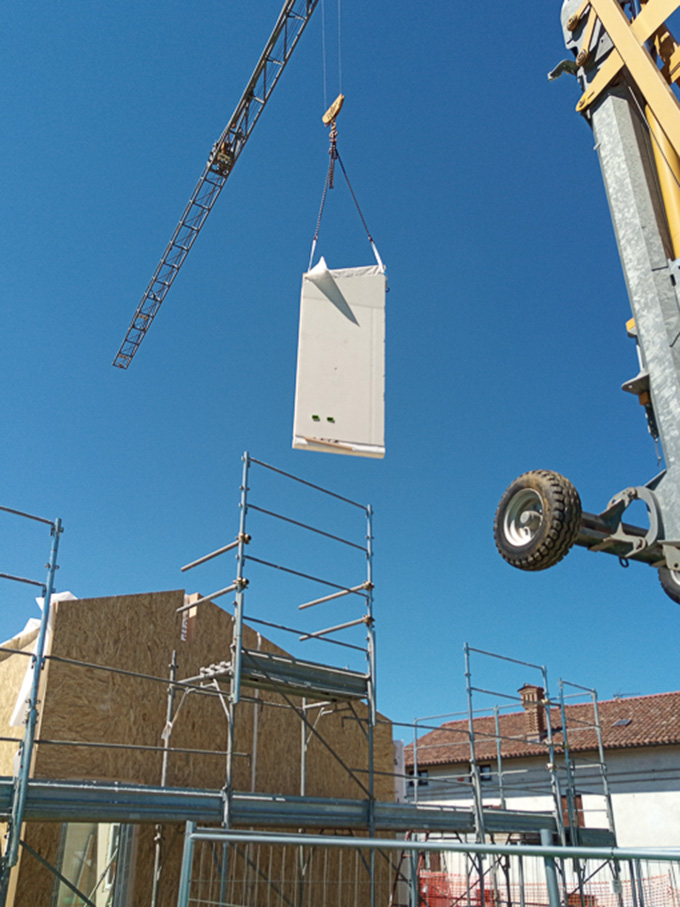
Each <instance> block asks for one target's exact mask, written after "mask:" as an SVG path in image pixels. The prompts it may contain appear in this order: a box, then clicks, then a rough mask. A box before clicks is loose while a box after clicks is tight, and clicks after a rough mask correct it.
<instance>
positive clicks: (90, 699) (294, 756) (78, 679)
mask: <svg viewBox="0 0 680 907" xmlns="http://www.w3.org/2000/svg"><path fill="white" fill-rule="evenodd" d="M184 600H185V599H184V592H183V590H174V591H169V592H157V593H149V594H143V595H128V596H116V597H110V598H98V599H80V600H77V601H64V602H59V603H58V604H57V605H56V611H55V616H54V622H53V633H52V639H51V643H50V651H49V653H48V654H49V655H50V656H52V657H51V658H50V660H49V661H48V663H47V667H46V669H45V670H44V671H43V674H42V680H41V692H40V700H41V713H40V722H39V727H38V735H37V736H38V740H39V741H41V742H39V743H38V745H37V746H36V750H35V760H34V769H33V774H34V776H36V777H43V778H62V779H85V780H97V779H99V780H118V781H121V782H129V783H139V784H154V785H157V784H159V783H160V781H161V754H160V753H159V752H155V751H153V750H149V749H144V747H157V746H160V745H161V744H162V733H163V730H164V726H165V716H166V704H167V683H165V682H157V681H155V680H153V679H152V678H153V677H161V678H164V677H167V676H168V666H169V663H170V660H171V657H172V652H173V650H175V651H176V652H177V660H178V663H179V670H178V677H180V678H181V677H189V676H194V675H196V674H198V672H199V670H200V668H201V667H203V666H205V665H208V664H211V663H216V662H220V661H223V660H227V659H228V658H229V657H230V654H229V647H230V645H231V640H232V629H233V618H232V615H231V614H230V613H228V612H227V611H225V610H223V609H222V608H220V607H218V606H217V605H215V604H213V603H210V602H206V603H204V604H201V605H200V606H198V607H197V608H196V610H195V612H193V613H192V612H189V613H190V614H191V616H190V617H189V618H188V621H187V620H184V621H183V619H182V616H181V615H178V614H177V608H178V607H180V606H181V605H183V604H184ZM243 642H244V645H245V646H246V647H248V648H252V649H257V648H258V647H260V648H261V649H262V650H263V651H267V652H277V653H281V652H282V650H281V649H280V648H278V647H277V646H275V645H274V644H272V643H271V642H269V641H268V640H266V639H264V638H263V637H261V636H260V635H259V634H258V633H257V632H256V631H254V630H253V629H251V628H250V627H245V628H244V639H243ZM30 645H31V644H29V647H30ZM59 659H73V660H75V661H85V662H88V663H90V664H91V665H103V666H108V667H110V668H117V669H121V670H123V671H130V672H136V673H137V674H143V675H149V676H148V677H146V678H145V677H140V676H129V675H127V674H122V673H113V672H109V671H101V670H98V669H97V668H95V667H93V666H90V667H88V666H82V665H80V664H71V663H69V662H68V661H61V660H59ZM27 660H28V659H26V658H25V657H24V656H20V655H10V656H9V657H7V658H4V659H0V691H1V692H0V722H2V721H4V722H5V724H4V726H2V731H1V732H0V736H2V735H8V733H9V732H8V729H7V727H6V721H7V720H8V716H9V712H10V711H11V709H12V708H13V706H14V700H15V698H16V691H17V690H18V687H19V684H20V682H21V678H22V677H23V674H24V671H25V666H26V662H27ZM244 692H245V693H246V694H247V695H248V696H250V695H252V696H253V697H255V696H256V695H257V701H256V702H255V703H251V702H242V703H241V704H240V705H239V707H238V710H237V718H236V725H235V735H236V750H237V752H238V753H239V754H240V755H239V756H237V757H236V759H235V762H234V788H235V789H236V790H239V791H250V790H255V791H260V792H267V793H275V794H288V795H290V794H293V795H294V794H299V793H300V783H301V725H300V719H299V717H298V715H297V714H296V712H295V711H294V710H292V709H290V708H282V707H280V706H282V705H283V704H284V700H283V698H282V697H281V696H280V695H277V694H275V693H270V692H265V691H260V692H259V693H257V694H256V691H251V690H246V691H244ZM180 699H181V697H179V696H178V697H177V699H176V701H175V707H176V709H177V707H178V706H179V704H180ZM292 702H293V704H295V705H298V706H299V705H300V700H299V699H297V698H294V699H293V700H292ZM355 708H356V715H354V714H353V713H352V712H351V710H349V709H348V707H347V706H346V705H337V706H335V707H333V709H332V711H331V712H330V713H329V714H327V715H324V716H323V717H322V718H321V719H320V720H319V722H318V725H317V728H318V731H319V733H320V734H322V735H323V737H324V739H325V740H326V742H327V744H328V746H329V747H331V748H333V749H335V750H337V752H338V754H339V755H340V757H341V759H342V760H343V761H344V762H345V764H346V765H349V766H351V767H352V768H355V769H357V772H356V774H357V777H359V778H361V779H362V781H364V783H365V778H366V774H365V771H366V768H367V766H368V764H367V758H368V754H367V744H366V739H365V736H364V734H363V732H362V730H361V728H360V727H359V724H358V722H357V720H356V717H357V716H360V717H362V718H365V716H366V707H365V706H364V705H363V704H359V705H358V706H356V707H355ZM176 715H177V717H176V719H175V722H174V726H173V732H172V737H171V744H172V747H174V748H178V749H182V748H186V749H202V750H211V751H216V752H217V755H202V754H196V753H183V752H173V753H171V755H170V758H169V765H168V782H167V783H168V785H169V786H173V787H185V786H188V787H203V788H212V789H219V788H221V787H222V786H223V785H224V781H225V764H226V762H225V755H224V753H225V749H226V737H227V723H226V718H225V714H224V709H223V705H222V703H221V702H220V700H219V698H218V697H216V696H204V695H200V694H194V693H191V694H189V695H187V697H186V699H185V701H184V702H183V703H182V705H181V708H180V709H179V712H178V713H177V711H176ZM255 724H257V734H256V735H255V734H254V727H255ZM14 731H15V732H16V733H17V735H18V734H19V733H20V732H21V729H19V728H17V729H14ZM255 736H256V739H257V745H256V746H255V745H254V740H255ZM48 741H51V742H48ZM66 742H69V743H72V744H79V745H66ZM89 743H95V744H105V745H104V746H94V747H92V746H87V745H85V744H89ZM80 744H83V745H80ZM111 744H114V745H113V746H111ZM130 744H132V745H133V746H135V747H138V748H136V749H135V748H132V749H131V748H129V746H130ZM9 753H10V750H9V749H7V750H2V749H0V759H3V760H4V762H2V763H0V767H1V766H4V769H2V770H3V772H4V773H11V765H10V764H9V762H8V759H9V755H8V754H9ZM12 755H13V746H12ZM375 755H376V759H375V768H376V772H377V774H376V790H375V795H376V797H377V798H378V799H384V800H389V799H391V798H392V781H391V778H390V777H389V774H384V775H382V774H380V773H381V772H384V773H389V772H390V771H391V767H392V739H391V727H390V726H389V724H381V725H379V726H378V728H377V729H376V736H375ZM306 791H307V794H308V795H311V796H320V797H350V798H354V797H361V796H363V795H364V794H363V792H362V790H361V787H360V785H358V784H357V782H356V780H354V779H353V778H352V777H351V775H350V774H349V773H348V772H347V771H346V769H345V768H344V767H343V766H342V765H341V764H340V762H339V761H338V760H336V759H334V758H333V757H332V756H331V755H330V753H329V752H328V748H327V747H326V746H324V745H323V744H322V743H321V742H320V741H319V740H318V739H317V738H316V737H313V738H312V739H311V740H310V742H309V749H308V753H307V788H306ZM58 831H59V829H58V825H56V824H55V825H38V824H35V823H29V824H28V825H27V826H26V828H25V829H24V833H23V834H24V836H25V839H26V840H27V841H28V843H29V844H30V845H31V846H32V847H34V848H35V849H36V850H37V851H38V852H40V853H41V854H43V855H44V856H45V857H46V858H47V859H50V860H53V859H54V858H55V854H56V847H57V842H58ZM152 832H153V829H151V828H149V829H140V832H139V847H138V851H137V871H136V884H137V886H138V888H137V889H136V892H135V899H134V904H135V905H136V904H137V903H139V904H140V907H141V905H142V904H143V903H148V897H149V892H150V880H151V870H152V866H153V846H152V839H153V834H152ZM163 833H164V835H166V837H167V840H168V845H169V844H170V842H171V841H173V840H174V841H175V844H174V846H173V848H172V854H171V856H170V857H169V858H168V863H167V878H166V879H164V882H163V885H164V886H168V887H167V889H165V888H164V890H168V891H170V890H172V891H174V892H176V884H177V878H178V876H177V872H178V869H179V857H180V854H181V840H180V838H181V835H180V838H178V831H177V829H176V828H174V827H173V826H166V827H165V828H164V832H163ZM18 876H19V878H18V885H19V890H18V892H17V900H16V904H23V903H43V902H45V903H46V900H45V897H46V895H45V892H46V891H47V890H48V888H49V886H50V885H51V879H50V878H49V873H48V875H45V874H44V872H43V871H42V870H41V869H40V868H39V866H38V865H37V864H36V861H35V860H34V859H33V858H30V857H29V856H28V855H26V854H23V855H22V858H21V866H20V872H19V874H18ZM173 896H174V895H173ZM138 898H139V900H138Z"/></svg>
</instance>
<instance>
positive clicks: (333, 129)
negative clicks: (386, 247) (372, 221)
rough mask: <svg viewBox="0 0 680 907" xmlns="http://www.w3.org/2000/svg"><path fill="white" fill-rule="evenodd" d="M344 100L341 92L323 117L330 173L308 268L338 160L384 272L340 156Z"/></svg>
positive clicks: (322, 198)
mask: <svg viewBox="0 0 680 907" xmlns="http://www.w3.org/2000/svg"><path fill="white" fill-rule="evenodd" d="M344 102H345V96H344V95H343V94H339V95H338V96H337V98H336V99H335V100H334V101H333V103H332V104H331V106H330V107H329V108H328V110H327V111H326V113H325V114H324V115H323V117H322V118H321V120H322V122H323V124H324V125H325V126H330V134H329V137H330V148H329V149H328V154H329V158H330V160H329V162H328V173H327V174H326V182H325V183H324V187H323V193H322V195H321V205H320V207H319V217H318V218H317V221H316V230H315V232H314V239H313V240H312V251H311V253H310V256H309V268H308V270H311V267H312V264H313V261H314V253H315V251H316V244H317V241H318V239H319V230H320V229H321V218H322V217H323V212H324V208H325V205H326V197H327V195H328V190H329V189H333V188H334V186H335V162H336V161H337V162H338V164H339V165H340V169H341V170H342V175H343V176H344V177H345V182H346V183H347V188H348V189H349V192H350V195H351V196H352V201H353V202H354V204H355V206H356V209H357V211H358V212H359V217H360V219H361V223H362V224H363V227H364V230H365V231H366V236H367V237H368V241H369V243H370V245H371V249H372V250H373V255H374V256H375V260H376V262H377V263H378V267H379V268H380V271H381V273H383V274H384V273H385V265H384V264H383V261H382V259H381V257H380V253H379V252H378V249H377V247H376V245H375V242H374V241H373V237H372V236H371V232H370V230H369V229H368V224H367V223H366V219H365V217H364V215H363V214H362V211H361V208H360V207H359V202H358V200H357V197H356V195H355V193H354V189H353V188H352V184H351V182H350V180H349V176H347V171H346V170H345V165H344V164H343V162H342V158H341V157H340V152H339V151H338V127H337V125H336V120H337V117H338V114H339V113H340V111H341V110H342V105H343V104H344Z"/></svg>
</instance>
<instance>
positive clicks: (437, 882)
mask: <svg viewBox="0 0 680 907" xmlns="http://www.w3.org/2000/svg"><path fill="white" fill-rule="evenodd" d="M467 884H469V885H470V888H469V890H468V888H467ZM467 884H466V877H465V876H464V875H458V874H452V873H446V872H432V871H429V870H421V872H420V893H421V897H422V900H423V904H424V905H426V907H468V905H471V907H482V891H481V889H480V886H479V883H478V882H477V881H476V880H475V879H474V878H471V879H470V880H469V882H468V883H467ZM639 888H641V889H642V891H641V892H640V890H639ZM523 889H524V890H523V895H524V897H523V899H522V897H521V896H520V886H519V885H518V884H516V883H511V884H510V885H509V886H508V885H507V884H506V882H505V879H499V880H498V884H497V885H496V886H495V887H494V886H493V885H492V883H491V880H487V881H486V882H485V887H484V894H483V901H484V903H483V907H519V905H520V904H522V903H523V904H524V907H549V899H548V888H547V886H546V885H544V884H542V883H540V882H538V883H537V882H526V883H525V884H524V886H523ZM640 894H641V895H642V897H640ZM567 897H568V905H569V907H680V888H678V887H677V886H676V884H675V880H674V878H673V873H672V872H668V873H667V874H665V875H656V876H648V877H646V878H642V879H640V880H639V886H638V887H636V890H635V892H633V891H632V890H631V883H630V880H622V881H621V894H620V895H618V894H617V893H616V892H615V891H614V890H613V889H612V883H611V881H610V880H608V881H601V880H594V881H589V882H586V883H585V884H584V886H583V904H582V903H581V895H580V893H579V891H578V887H576V885H574V889H573V890H572V888H571V887H569V889H568V891H567Z"/></svg>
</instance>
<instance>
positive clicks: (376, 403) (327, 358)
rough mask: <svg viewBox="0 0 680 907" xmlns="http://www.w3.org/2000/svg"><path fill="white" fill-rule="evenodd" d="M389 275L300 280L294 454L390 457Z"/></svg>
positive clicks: (376, 272)
mask: <svg viewBox="0 0 680 907" xmlns="http://www.w3.org/2000/svg"><path fill="white" fill-rule="evenodd" d="M385 291H386V278H385V273H384V269H382V268H381V267H380V266H378V265H373V266H370V267H364V268H341V269H338V270H329V269H328V267H327V265H326V262H325V261H324V259H323V258H321V259H320V261H319V263H318V264H317V265H316V266H315V267H313V268H312V269H311V270H310V271H307V273H306V274H303V276H302V294H301V297H300V330H299V335H298V359H297V380H296V387H295V415H294V420H293V447H294V448H297V449H298V450H318V451H323V452H325V453H343V454H353V455H354V456H359V457H384V456H385Z"/></svg>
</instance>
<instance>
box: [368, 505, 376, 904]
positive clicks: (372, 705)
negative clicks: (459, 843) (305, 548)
mask: <svg viewBox="0 0 680 907" xmlns="http://www.w3.org/2000/svg"><path fill="white" fill-rule="evenodd" d="M366 643H367V645H366V648H367V659H368V664H367V668H368V810H369V812H368V825H369V834H370V836H371V837H374V836H375V776H374V770H373V760H374V739H373V738H374V729H375V725H376V720H377V707H376V701H377V700H376V682H375V681H376V677H375V670H376V660H375V627H374V625H373V509H372V508H371V506H370V505H369V506H368V507H366ZM370 865H371V907H375V894H376V892H375V850H373V849H371V852H370Z"/></svg>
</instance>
